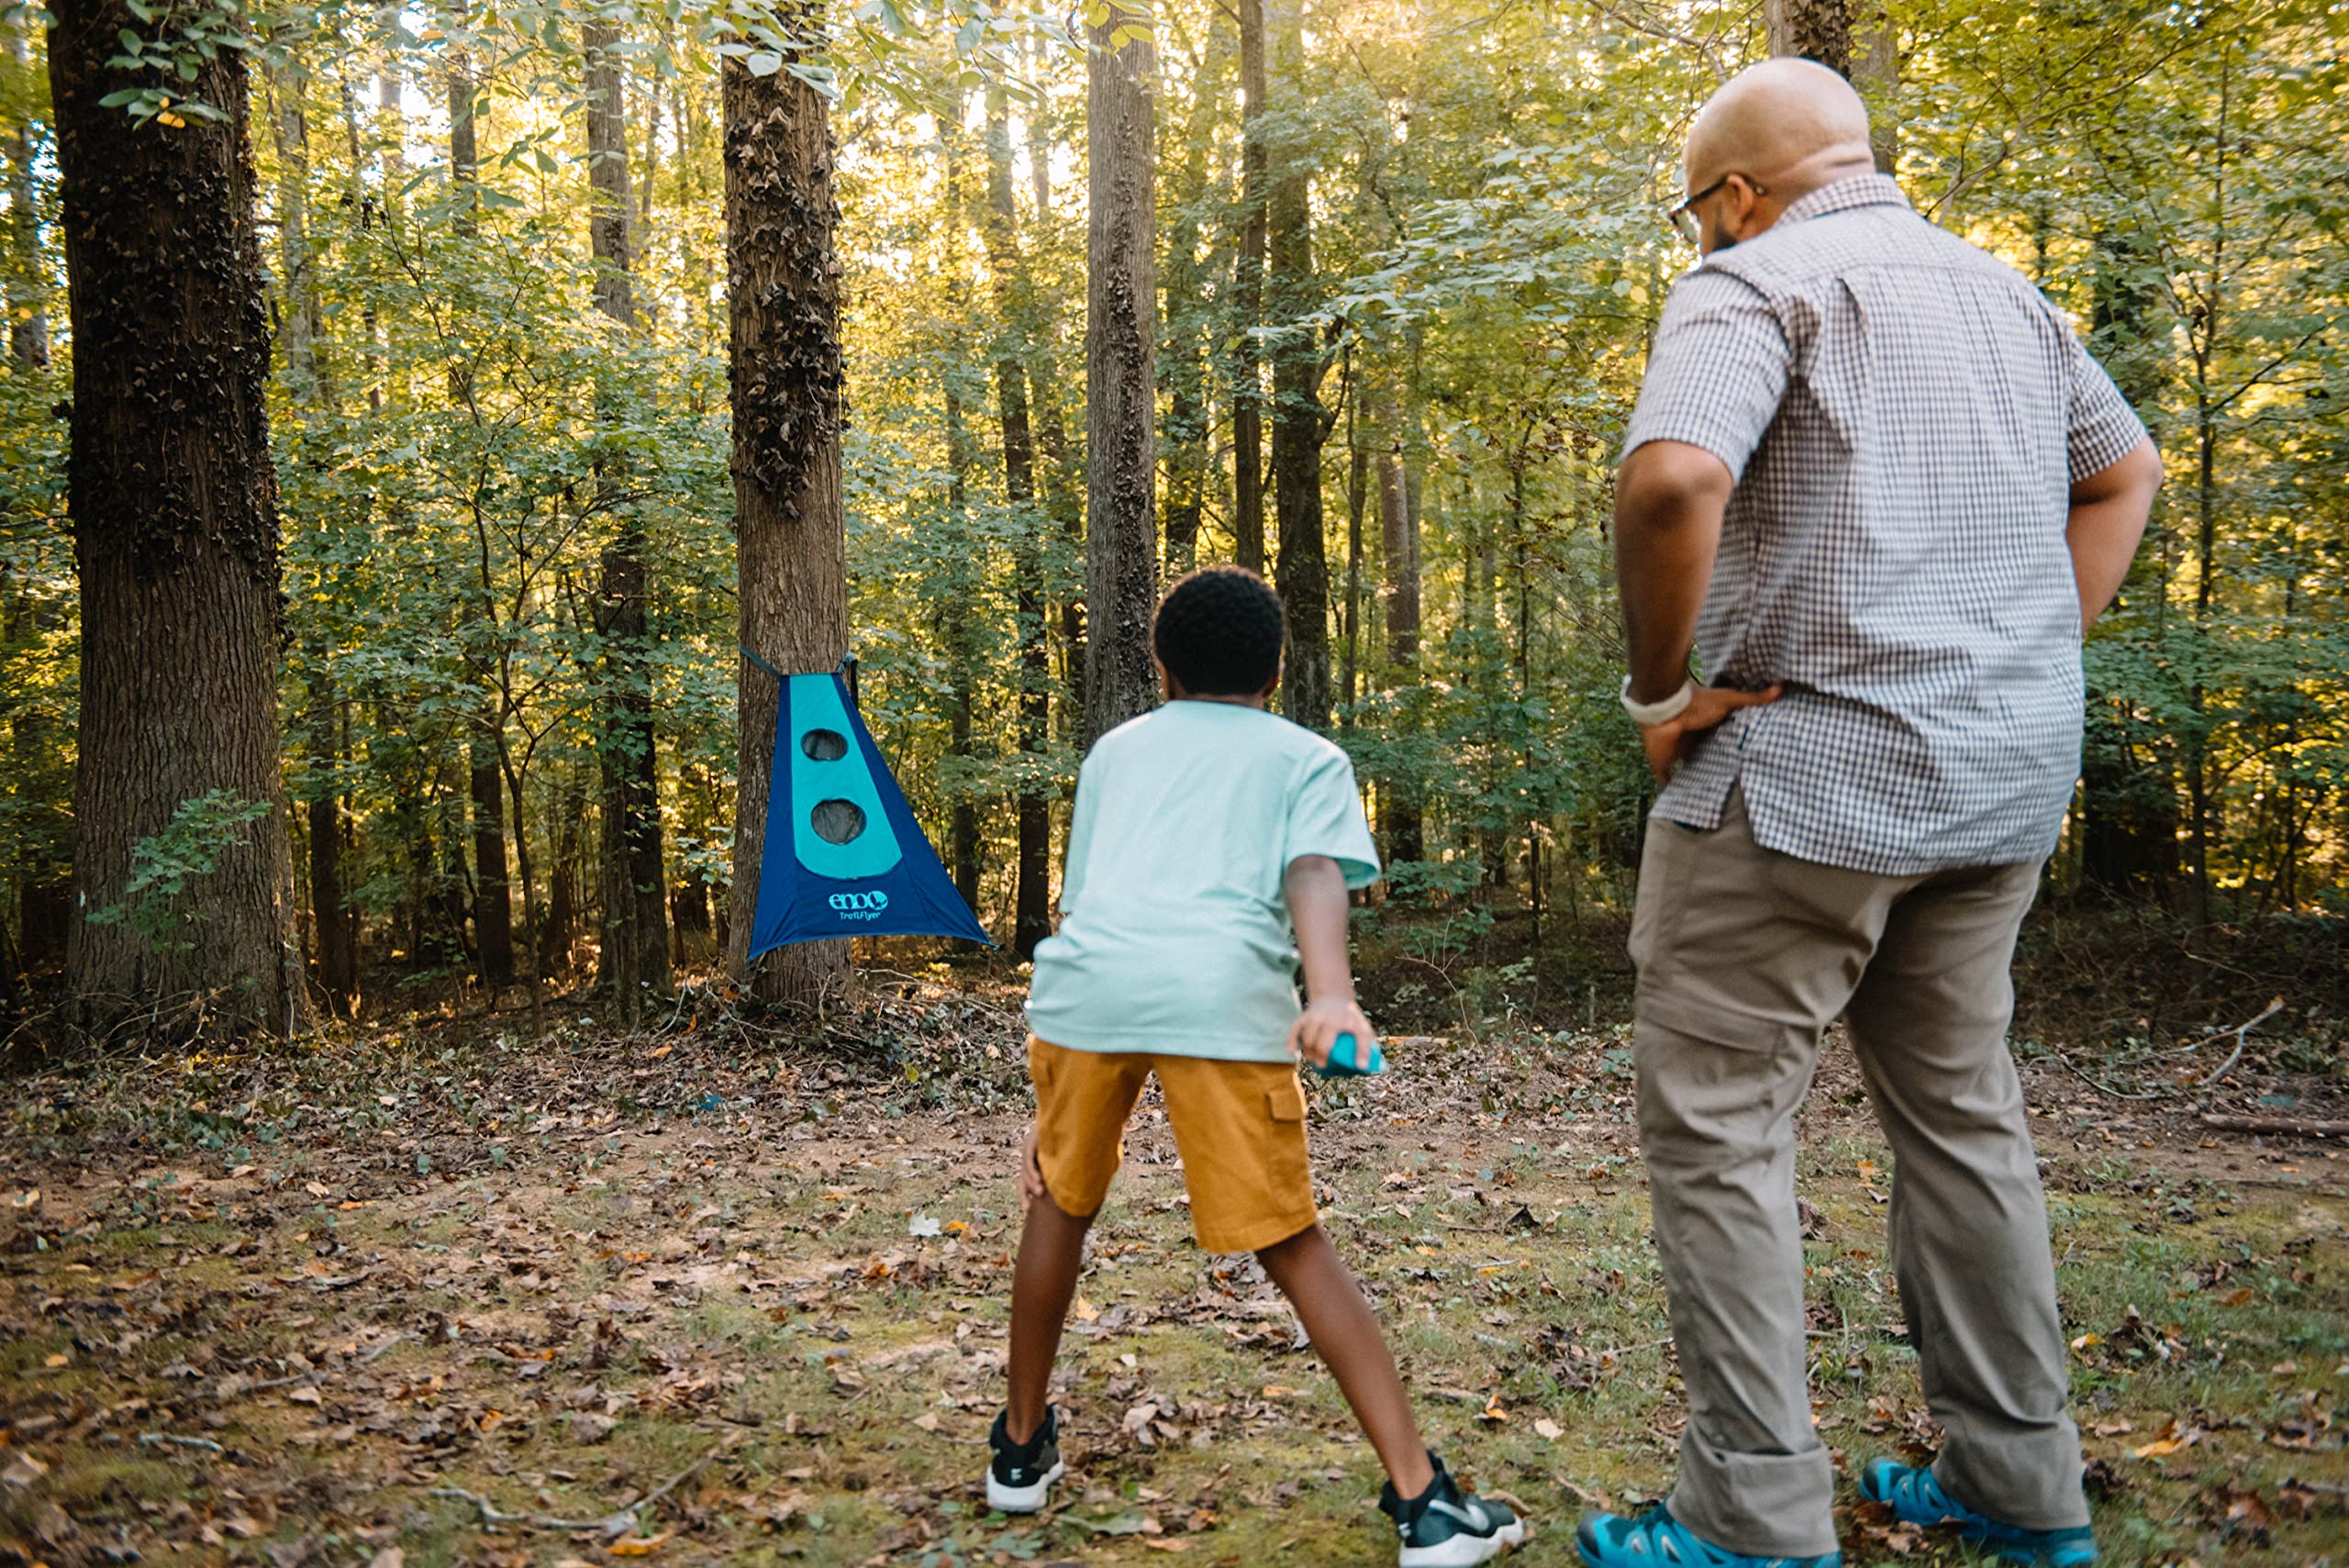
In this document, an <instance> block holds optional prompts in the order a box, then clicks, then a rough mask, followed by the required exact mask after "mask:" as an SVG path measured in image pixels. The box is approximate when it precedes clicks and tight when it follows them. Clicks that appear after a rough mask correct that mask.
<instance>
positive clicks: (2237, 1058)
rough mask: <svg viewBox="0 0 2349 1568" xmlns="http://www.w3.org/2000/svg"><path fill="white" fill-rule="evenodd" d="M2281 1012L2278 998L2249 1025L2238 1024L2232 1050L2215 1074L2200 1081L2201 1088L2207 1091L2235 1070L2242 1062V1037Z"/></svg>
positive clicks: (2280, 1001) (2281, 1003)
mask: <svg viewBox="0 0 2349 1568" xmlns="http://www.w3.org/2000/svg"><path fill="white" fill-rule="evenodd" d="M2283 1010H2284V998H2283V997H2281V996H2278V997H2277V998H2276V999H2275V1000H2274V1001H2272V1002H2270V1003H2268V1004H2267V1010H2266V1012H2264V1013H2262V1014H2260V1015H2259V1017H2257V1018H2254V1019H2252V1020H2251V1022H2249V1023H2246V1024H2238V1025H2237V1026H2236V1027H2235V1030H2234V1036H2235V1048H2234V1050H2233V1051H2230V1052H2228V1053H2227V1059H2226V1060H2225V1061H2224V1062H2220V1063H2219V1070H2218V1071H2217V1072H2215V1073H2211V1074H2210V1076H2209V1077H2208V1078H2205V1079H2203V1080H2202V1086H2203V1087H2204V1088H2206V1089H2207V1088H2209V1087H2210V1085H2211V1084H2215V1083H2217V1082H2218V1081H2219V1080H2220V1079H2221V1078H2223V1077H2225V1076H2226V1075H2227V1074H2228V1073H2232V1072H2233V1071H2234V1070H2235V1063H2236V1062H2241V1061H2242V1060H2243V1037H2244V1036H2246V1035H2248V1034H2249V1033H2250V1032H2251V1031H2252V1029H2254V1027H2256V1026H2258V1025H2260V1024H2263V1023H2266V1021H2267V1020H2268V1019H2269V1018H2274V1017H2275V1016H2276V1015H2277V1014H2278V1013H2280V1012H2282V1011H2283ZM2220 1032H2221V1033H2222V1034H2223V1033H2224V1032H2226V1031H2224V1030H2221V1031H2220ZM2211 1038H2212V1039H2216V1038H2217V1036H2215V1035H2214V1036H2212V1037H2211Z"/></svg>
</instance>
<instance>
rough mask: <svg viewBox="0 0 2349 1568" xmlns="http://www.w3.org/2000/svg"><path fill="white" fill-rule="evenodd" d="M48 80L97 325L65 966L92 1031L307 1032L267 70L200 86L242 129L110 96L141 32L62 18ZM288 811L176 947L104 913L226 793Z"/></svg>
mask: <svg viewBox="0 0 2349 1568" xmlns="http://www.w3.org/2000/svg"><path fill="white" fill-rule="evenodd" d="M51 9H52V15H53V17H55V25H54V27H53V28H52V29H51V32H50V50H49V67H50V94H51V98H52V101H53V103H54V104H55V106H56V124H57V133H58V136H57V141H58V146H57V155H58V168H59V173H60V177H61V179H60V183H61V190H62V193H63V197H64V202H63V208H64V224H63V228H64V234H65V260H66V271H67V277H68V280H69V288H68V303H69V306H70V310H71V314H72V324H73V342H74V348H75V352H74V354H73V408H72V425H71V436H70V439H71V440H72V461H71V467H70V473H69V475H68V481H67V505H68V507H69V510H70V511H71V514H72V518H73V528H74V555H75V560H76V563H77V565H78V567H79V569H80V576H81V587H82V682H81V718H80V725H79V729H78V734H77V742H78V745H79V756H78V759H77V762H76V765H75V773H74V786H73V806H74V820H75V825H76V835H75V840H74V846H73V884H74V893H75V900H74V912H73V924H72V930H71V933H70V936H69V951H68V957H67V968H68V972H69V977H70V981H71V984H72V991H73V993H74V995H75V996H76V997H77V999H78V1004H79V1011H80V1014H81V1017H82V1019H83V1023H84V1024H85V1025H87V1026H90V1027H93V1028H106V1027H111V1026H113V1025H115V1024H117V1023H119V1022H121V1021H122V1020H123V1019H125V1018H128V1016H130V1015H132V1014H135V1013H139V1012H144V1011H148V1010H149V1009H150V1008H151V1007H153V1006H155V1005H156V1004H158V1003H159V1002H161V1003H163V1004H165V1005H170V1004H173V1003H176V1002H178V1001H180V1000H181V999H183V998H185V997H187V996H189V995H196V994H202V995H206V997H207V1000H206V1003H205V1006H204V1009H203V1016H204V1018H205V1019H206V1023H207V1024H208V1025H209V1026H210V1027H212V1028H214V1029H219V1030H223V1031H227V1030H268V1031H272V1032H276V1033H281V1034H283V1033H290V1032H291V1031H292V1029H293V1028H294V1026H295V1023H296V1021H297V1019H298V1018H299V1017H300V1016H301V1014H302V1012H303V1007H302V991H301V985H300V976H299V973H298V967H297V960H296V955H295V951H294V947H293V928H294V896H293V883H294V862H293V851H292V848H291V844H290V840H289V838H288V834H287V827H286V811H285V800H284V786H283V784H282V781H281V777H280V771H279V768H280V764H279V736H278V726H277V636H278V615H277V593H278V572H279V562H278V528H277V480H276V473H275V470H274V469H273V466H272V463H271V460H270V450H269V434H268V425H267V417H266V413H265V406H264V402H263V389H264V385H265V383H266V380H267V376H268V372H269V339H268V330H267V327H266V318H265V317H264V314H263V309H262V265H261V245H260V239H259V235H258V232H257V230H256V228H255V225H254V220H253V185H254V175H253V164H252V157H251V152H250V147H249V145H248V143H247V135H246V132H247V117H248V112H249V110H248V103H247V96H248V95H247V92H246V74H245V62H244V56H243V55H242V54H240V53H239V52H237V51H235V50H222V51H220V55H219V58H218V59H217V60H213V61H206V62H205V63H204V64H203V66H202V67H201V68H200V69H199V70H198V72H197V74H196V79H195V82H194V83H191V87H192V89H193V91H194V93H195V94H196V95H200V96H201V97H202V98H203V99H204V100H205V101H206V102H207V103H209V104H212V105H214V106H217V108H219V109H220V110H221V111H222V112H223V113H224V115H225V116H226V118H225V119H223V120H219V121H212V120H206V119H200V118H190V119H189V120H188V121H187V122H186V123H185V124H184V125H183V126H177V127H172V126H165V125H163V124H161V123H160V121H157V120H149V121H146V122H140V121H137V120H134V119H133V118H131V117H130V116H129V115H128V114H127V113H126V112H125V111H124V110H123V109H122V108H120V107H117V106H107V105H106V104H104V103H102V102H101V100H102V99H103V98H105V97H106V95H108V94H110V93H112V92H115V91H117V89H120V88H123V87H126V86H128V85H130V84H131V83H130V78H129V77H128V74H127V73H125V72H120V71H117V70H116V69H114V68H112V67H110V66H108V65H107V63H106V61H107V60H108V58H109V57H111V56H113V55H114V54H116V53H117V51H118V50H119V49H120V47H121V46H120V44H119V43H118V41H117V33H118V32H119V31H121V30H122V29H125V28H131V27H134V26H136V25H138V24H137V19H136V18H135V17H132V16H131V14H130V13H129V12H128V10H127V9H125V8H124V6H122V5H121V4H120V3H119V0H59V3H58V4H57V5H55V6H52V8H51ZM214 790H218V791H223V792H225V793H227V794H228V795H231V796H234V797H236V798H238V799H239V800H244V801H257V802H265V803H267V805H268V807H269V810H268V814H267V815H266V816H264V817H261V818H260V819H259V820H257V821H254V822H252V823H250V824H249V825H247V826H246V827H244V828H240V829H239V830H238V831H237V832H236V833H235V834H234V835H232V836H230V838H229V839H228V841H227V842H225V843H222V844H219V845H217V846H216V849H217V862H216V869H215V870H214V871H213V872H212V873H210V874H209V875H206V876H204V877H202V878H201V879H199V880H198V881H197V883H196V884H195V885H194V886H192V887H191V888H190V889H189V890H188V891H187V893H186V894H184V895H183V896H182V898H181V899H180V900H179V908H177V909H175V910H174V914H175V915H179V914H184V915H189V916H193V917H194V918H192V919H188V920H186V921H185V922H184V923H181V922H178V921H176V920H175V922H174V926H173V930H172V932H171V933H170V938H169V940H161V941H159V940H153V939H151V938H150V936H149V935H147V934H145V933H143V932H142V931H140V930H139V929H135V928H134V926H133V925H131V924H129V923H115V924H102V923H99V922H98V921H96V920H93V919H92V918H91V917H92V916H93V915H96V914H100V913H102V912H105V911H108V910H112V909H114V908H117V907H118V906H121V905H122V904H123V903H124V901H125V900H126V899H127V898H128V896H129V892H128V882H129V879H130V875H131V870H132V857H133V852H134V850H135V848H136V846H137V845H138V843H139V840H141V839H144V838H147V837H149V836H150V835H154V834H158V833H161V832H162V831H164V830H165V829H166V828H169V827H170V825H171V823H172V822H173V817H174V815H175V814H176V813H177V812H178V810H179V808H180V806H181V805H182V804H183V803H184V802H185V801H187V800H189V799H191V798H193V797H195V796H198V795H204V794H206V792H209V791H214Z"/></svg>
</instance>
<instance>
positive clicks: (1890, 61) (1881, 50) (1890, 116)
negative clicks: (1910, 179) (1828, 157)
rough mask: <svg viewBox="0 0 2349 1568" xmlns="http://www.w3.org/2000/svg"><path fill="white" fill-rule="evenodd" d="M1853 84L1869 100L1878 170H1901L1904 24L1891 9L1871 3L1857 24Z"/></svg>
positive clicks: (1872, 148)
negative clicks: (1898, 96)
mask: <svg viewBox="0 0 2349 1568" xmlns="http://www.w3.org/2000/svg"><path fill="white" fill-rule="evenodd" d="M1854 33H1855V37H1854V41H1853V48H1852V85H1854V87H1857V88H1858V89H1859V90H1860V93H1861V95H1862V96H1864V97H1865V98H1866V99H1867V101H1868V150H1869V151H1870V152H1872V153H1874V154H1875V155H1876V172H1877V173H1879V174H1895V173H1898V172H1899V170H1900V115H1899V112H1898V110H1899V106H1898V104H1897V103H1896V102H1895V101H1894V95H1896V94H1897V93H1898V92H1899V90H1900V28H1899V27H1898V25H1897V24H1895V23H1894V21H1893V19H1892V13H1891V11H1890V9H1889V8H1888V7H1887V6H1883V5H1881V4H1876V5H1871V6H1869V7H1868V9H1867V12H1866V14H1865V16H1864V17H1862V18H1861V20H1860V25H1859V26H1858V27H1857V28H1854Z"/></svg>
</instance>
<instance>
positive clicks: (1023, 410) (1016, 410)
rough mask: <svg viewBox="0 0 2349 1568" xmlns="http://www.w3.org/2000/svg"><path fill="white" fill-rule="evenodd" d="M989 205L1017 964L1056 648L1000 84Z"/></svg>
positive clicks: (1042, 848) (983, 224)
mask: <svg viewBox="0 0 2349 1568" xmlns="http://www.w3.org/2000/svg"><path fill="white" fill-rule="evenodd" d="M986 138H987V205H986V212H985V217H983V218H982V219H981V221H980V225H979V236H980V239H981V240H982V241H983V242H984V244H985V247H986V252H987V271H988V272H989V274H990V275H991V277H992V278H993V281H994V285H995V302H996V315H997V316H998V317H1001V319H1002V323H1003V341H1002V343H1001V344H1000V346H999V347H998V349H997V350H996V361H995V393H996V421H997V423H998V424H999V425H1000V427H1001V428H1002V430H1003V493H1004V498H1005V499H1006V500H1007V501H1008V502H1009V503H1010V504H1011V509H1012V511H1013V512H1014V513H1015V514H1016V515H1017V516H1016V520H1015V522H1014V527H1015V528H1017V529H1018V530H1019V536H1018V537H1019V560H1018V562H1016V563H1015V565H1014V568H1013V570H1014V573H1015V575H1016V576H1017V579H1018V587H1017V589H1016V590H1015V594H1016V597H1015V600H1014V609H1013V613H1014V614H1015V615H1017V616H1018V617H1019V628H1018V634H1019V752H1020V768H1019V787H1018V791H1017V799H1018V804H1019V850H1018V853H1017V856H1016V868H1017V869H1016V876H1017V884H1016V886H1015V888H1014V891H1013V895H1012V932H1011V951H1012V955H1013V957H1015V958H1017V959H1018V960H1019V961H1020V962H1026V961H1027V960H1029V959H1030V958H1032V957H1034V956H1035V952H1036V944H1037V943H1038V942H1040V941H1041V940H1044V939H1045V938H1046V937H1048V936H1050V935H1051V934H1052V797H1051V796H1050V795H1048V794H1047V793H1046V785H1047V784H1048V783H1049V780H1048V777H1047V775H1046V773H1045V768H1046V766H1047V764H1046V762H1045V761H1044V749H1045V746H1046V744H1047V742H1048V741H1049V740H1050V739H1051V723H1052V647H1051V644H1050V642H1049V641H1048V640H1047V632H1046V628H1045V624H1044V623H1045V599H1044V561H1043V553H1044V552H1043V528H1044V519H1043V518H1042V517H1040V516H1038V515H1037V513H1036V449H1035V440H1034V437H1033V434H1032V432H1031V430H1030V426H1029V420H1028V380H1027V371H1026V368H1025V367H1024V366H1023V365H1022V363H1021V362H1020V361H1021V358H1022V350H1023V348H1024V346H1025V339H1026V336H1027V334H1026V331H1025V329H1024V323H1023V320H1022V317H1024V315H1025V312H1024V310H1023V309H1022V305H1023V301H1022V299H1021V297H1020V296H1021V293H1022V290H1021V287H1020V284H1021V282H1022V280H1021V277H1020V261H1019V230H1018V224H1019V210H1018V207H1017V206H1016V204H1015V202H1014V198H1013V195H1012V185H1011V116H1010V109H1009V106H1008V103H1007V101H1006V99H1005V95H1004V93H1003V90H1002V89H1001V88H996V89H994V90H993V91H991V92H990V93H989V94H988V95H987V130H986Z"/></svg>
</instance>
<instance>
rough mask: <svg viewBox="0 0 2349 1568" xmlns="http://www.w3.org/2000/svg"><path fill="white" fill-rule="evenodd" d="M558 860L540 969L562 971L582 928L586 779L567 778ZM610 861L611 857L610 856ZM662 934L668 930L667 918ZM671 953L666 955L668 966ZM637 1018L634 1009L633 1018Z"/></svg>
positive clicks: (550, 877) (551, 873) (560, 806)
mask: <svg viewBox="0 0 2349 1568" xmlns="http://www.w3.org/2000/svg"><path fill="white" fill-rule="evenodd" d="M556 815H557V820H556V823H555V830H554V864H553V865H552V866H551V867H550V868H549V870H548V873H547V917H546V922H545V924H544V926H543V927H541V928H540V931H539V973H540V976H541V977H544V976H546V975H551V974H562V973H567V972H568V971H569V970H570V968H571V944H572V939H573V936H574V935H575V934H576V933H577V931H578V929H579V881H580V878H579V864H580V862H581V861H583V860H584V859H585V858H586V848H585V846H584V844H583V843H582V842H581V841H580V840H581V838H582V837H583V835H582V834H581V831H580V828H581V825H582V824H583V823H584V821H585V820H586V817H587V791H586V789H585V787H584V783H583V782H582V781H580V780H578V779H576V778H575V777H574V778H571V779H566V780H565V781H564V784H563V786H562V797H561V799H560V800H559V801H558V802H557V806H556ZM607 863H608V857H607ZM662 934H663V935H664V936H665V935H666V934H667V926H666V923H665V922H664V923H663V925H662ZM667 961H668V955H667V954H666V953H663V954H662V965H663V968H664V970H665V967H666V964H667ZM639 999H640V997H639ZM635 1021H636V1018H635V1015H634V1011H633V1009H631V1011H630V1017H629V1022H630V1023H631V1024H633V1023H634V1022H635Z"/></svg>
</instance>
